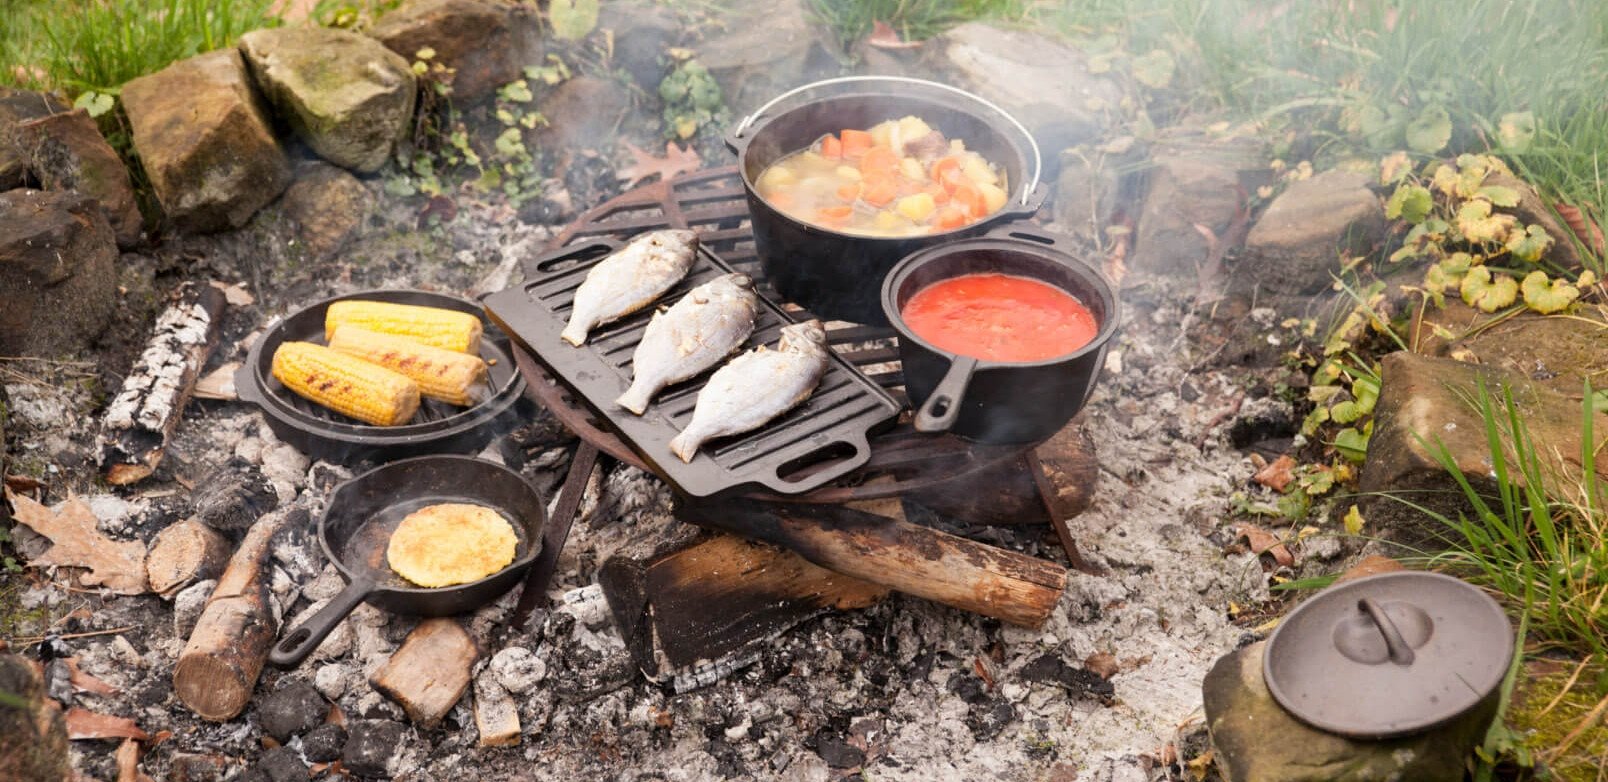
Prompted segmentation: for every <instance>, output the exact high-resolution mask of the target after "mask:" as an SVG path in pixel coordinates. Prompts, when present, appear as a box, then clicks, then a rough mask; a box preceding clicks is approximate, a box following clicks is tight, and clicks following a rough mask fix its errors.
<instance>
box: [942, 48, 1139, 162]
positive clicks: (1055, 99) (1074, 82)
mask: <svg viewBox="0 0 1608 782" xmlns="http://www.w3.org/2000/svg"><path fill="white" fill-rule="evenodd" d="M927 47H930V48H931V49H932V53H931V54H930V55H929V58H930V62H931V64H932V65H933V66H934V67H936V68H937V69H939V70H940V72H944V73H947V74H949V75H950V76H951V77H952V78H950V79H949V81H950V82H951V83H953V84H955V85H956V86H959V87H963V88H965V89H969V90H971V91H973V92H975V93H977V94H978V95H979V96H981V97H983V98H985V99H987V100H990V101H993V102H994V103H997V104H999V105H1000V106H1001V107H1002V108H1004V109H1005V110H1006V111H1009V112H1011V113H1012V114H1014V115H1015V116H1016V118H1017V119H1019V120H1021V121H1022V122H1023V123H1024V124H1026V125H1027V127H1028V128H1029V129H1030V130H1032V131H1033V135H1034V137H1035V138H1037V140H1038V143H1039V144H1040V145H1042V146H1043V148H1044V149H1047V150H1052V153H1051V154H1053V150H1059V149H1065V148H1066V147H1070V146H1073V145H1074V144H1079V143H1082V142H1084V141H1088V140H1090V139H1092V138H1094V137H1096V136H1098V135H1100V134H1101V133H1102V132H1103V131H1104V130H1105V129H1106V128H1107V127H1110V125H1111V124H1112V122H1113V121H1114V120H1115V119H1116V117H1117V116H1118V114H1119V113H1120V111H1121V107H1122V103H1123V99H1124V98H1125V97H1126V93H1124V91H1123V89H1122V87H1121V86H1120V85H1119V84H1118V83H1117V81H1116V80H1115V79H1113V78H1111V77H1110V76H1108V75H1096V74H1094V73H1092V72H1091V71H1090V69H1089V62H1088V57H1087V56H1085V55H1084V53H1083V52H1081V51H1079V50H1078V49H1075V48H1073V47H1071V46H1068V45H1067V44H1066V43H1064V42H1062V41H1061V40H1060V39H1058V38H1054V37H1051V36H1048V35H1043V34H1041V33H1037V32H1033V31H1031V30H1021V29H1011V30H1006V29H1001V28H998V27H994V26H992V25H989V24H985V23H983V22H969V23H967V24H963V25H960V26H958V27H954V28H951V29H950V30H948V31H946V32H945V33H943V34H942V35H939V36H937V37H936V38H934V39H933V40H932V41H931V42H929V43H928V44H927ZM924 48H925V47H924ZM1053 163H1054V161H1053V160H1047V161H1045V165H1046V166H1049V165H1051V164H1053Z"/></svg>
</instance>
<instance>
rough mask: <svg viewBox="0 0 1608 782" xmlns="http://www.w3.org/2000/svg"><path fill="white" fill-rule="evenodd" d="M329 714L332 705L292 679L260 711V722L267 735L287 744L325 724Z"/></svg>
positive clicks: (258, 708) (258, 711)
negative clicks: (325, 717) (326, 714)
mask: <svg viewBox="0 0 1608 782" xmlns="http://www.w3.org/2000/svg"><path fill="white" fill-rule="evenodd" d="M328 710H329V704H328V703H325V702H324V696H322V695H320V694H319V693H318V690H316V689H314V688H313V686H312V685H310V684H308V683H306V682H304V681H301V680H299V679H292V680H290V681H289V682H288V683H286V684H282V685H280V687H279V689H277V690H275V691H274V692H273V694H272V695H269V696H268V697H267V698H266V699H264V700H263V702H262V705H261V706H259V707H257V722H258V724H260V725H262V729H263V731H264V732H265V733H267V734H268V735H270V736H272V737H274V740H276V741H278V742H279V743H281V744H283V743H286V742H288V741H290V740H291V738H292V737H294V736H300V735H301V734H303V733H306V732H307V731H309V730H312V729H313V728H314V727H315V726H317V725H318V724H319V723H321V722H323V721H324V713H325V712H326V711H328Z"/></svg>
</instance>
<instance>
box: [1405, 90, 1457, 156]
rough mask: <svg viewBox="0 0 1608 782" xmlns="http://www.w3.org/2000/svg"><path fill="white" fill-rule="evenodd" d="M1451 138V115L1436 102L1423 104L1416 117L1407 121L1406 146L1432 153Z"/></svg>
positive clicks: (1442, 147)
mask: <svg viewBox="0 0 1608 782" xmlns="http://www.w3.org/2000/svg"><path fill="white" fill-rule="evenodd" d="M1451 140H1452V117H1451V115H1449V114H1447V113H1446V107H1445V106H1442V105H1440V104H1438V103H1435V104H1431V105H1429V106H1425V107H1424V110H1423V111H1421V112H1419V113H1418V117H1417V118H1415V119H1414V120H1413V121H1412V122H1409V123H1407V148H1408V149H1411V150H1413V151H1414V152H1421V153H1423V154H1425V155H1433V154H1435V153H1436V152H1439V151H1441V150H1443V149H1445V148H1446V145H1447V143H1449V142H1450V141H1451Z"/></svg>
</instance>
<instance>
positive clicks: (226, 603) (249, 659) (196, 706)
mask: <svg viewBox="0 0 1608 782" xmlns="http://www.w3.org/2000/svg"><path fill="white" fill-rule="evenodd" d="M307 523H308V518H307V509H306V508H302V507H300V506H291V507H288V508H282V509H280V510H278V511H275V512H273V513H270V514H268V515H266V516H263V517H262V518H260V519H258V520H257V523H256V524H253V525H252V526H251V529H250V530H248V531H247V532H246V537H245V539H244V540H242V541H240V548H238V549H236V550H235V553H234V556H233V557H231V558H230V559H229V565H228V567H226V568H224V571H223V575H222V576H219V578H218V585H217V587H215V588H213V590H212V596H211V597H209V598H207V604H206V607H204V608H202V609H201V618H199V619H197V620H196V623H195V630H194V631H192V632H191V633H190V641H189V643H187V644H185V645H184V652H183V653H181V654H180V655H179V662H178V664H177V665H175V666H174V667H173V691H174V692H175V693H177V694H178V696H179V700H180V701H183V702H184V705H185V706H188V707H190V710H191V711H193V712H195V713H196V714H199V715H200V716H202V717H203V718H205V719H209V720H213V721H217V722H222V721H224V720H228V719H233V718H234V717H235V715H237V714H239V713H240V711H241V710H242V709H244V708H245V707H246V703H247V701H249V700H251V691H252V689H253V688H255V687H256V686H257V675H258V674H260V673H262V664H263V661H264V660H266V659H267V657H268V650H269V648H270V647H271V646H272V645H273V642H274V638H275V637H276V636H277V635H278V634H279V625H278V623H277V622H275V621H274V613H273V609H272V608H271V607H270V606H269V603H268V600H269V596H268V585H269V574H268V572H267V567H266V562H267V559H268V555H269V553H270V550H271V549H272V546H271V545H270V544H271V543H272V542H273V539H274V538H275V537H276V536H277V535H278V534H279V533H280V531H282V530H284V529H286V528H289V527H297V526H306V525H307Z"/></svg>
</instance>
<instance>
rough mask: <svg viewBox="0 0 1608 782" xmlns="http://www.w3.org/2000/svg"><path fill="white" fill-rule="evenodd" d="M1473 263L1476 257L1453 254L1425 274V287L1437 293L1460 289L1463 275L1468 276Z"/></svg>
mask: <svg viewBox="0 0 1608 782" xmlns="http://www.w3.org/2000/svg"><path fill="white" fill-rule="evenodd" d="M1473 263H1474V257H1473V256H1471V255H1469V254H1468V253H1452V254H1451V255H1448V256H1446V257H1445V258H1443V259H1442V260H1441V261H1440V262H1439V263H1436V264H1434V265H1432V266H1430V267H1429V270H1428V271H1426V272H1424V287H1426V288H1428V289H1430V290H1431V291H1433V292H1435V293H1440V292H1443V291H1445V290H1446V289H1447V288H1455V287H1458V286H1460V285H1462V283H1463V275H1465V274H1468V269H1469V267H1470V266H1472V265H1473Z"/></svg>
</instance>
